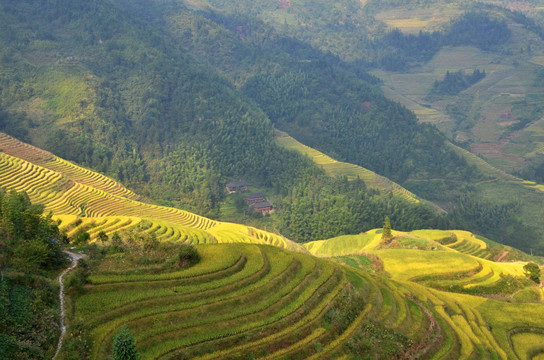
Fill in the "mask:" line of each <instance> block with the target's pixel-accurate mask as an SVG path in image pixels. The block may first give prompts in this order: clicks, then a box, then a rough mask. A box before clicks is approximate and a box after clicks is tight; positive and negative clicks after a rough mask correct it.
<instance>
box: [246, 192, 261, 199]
mask: <svg viewBox="0 0 544 360" xmlns="http://www.w3.org/2000/svg"><path fill="white" fill-rule="evenodd" d="M264 197H265V196H264V194H263V193H255V194H249V195H246V199H255V198H263V199H264Z"/></svg>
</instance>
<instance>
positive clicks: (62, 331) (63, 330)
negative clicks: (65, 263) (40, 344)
mask: <svg viewBox="0 0 544 360" xmlns="http://www.w3.org/2000/svg"><path fill="white" fill-rule="evenodd" d="M65 253H66V254H68V256H70V258H71V259H72V265H70V267H68V268H67V269H66V270H64V271H63V272H62V273H61V274H60V276H59V285H60V290H59V299H60V337H59V343H58V344H57V351H55V355H54V356H53V359H55V358H56V357H57V355H58V354H59V352H60V348H61V347H62V340H63V339H64V334H65V333H66V324H65V323H64V318H65V317H66V312H65V309H64V283H63V279H64V275H66V274H68V273H69V272H70V271H72V270H74V269H75V268H76V266H77V262H78V261H79V259H82V258H83V257H85V255H83V254H76V253H73V252H70V251H65Z"/></svg>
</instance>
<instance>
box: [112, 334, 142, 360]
mask: <svg viewBox="0 0 544 360" xmlns="http://www.w3.org/2000/svg"><path fill="white" fill-rule="evenodd" d="M138 359H140V354H139V353H138V350H136V341H135V340H134V336H132V333H131V332H130V330H129V329H128V328H127V327H126V326H123V327H122V328H121V330H120V331H119V332H118V333H117V334H116V335H115V337H114V338H113V356H112V360H138Z"/></svg>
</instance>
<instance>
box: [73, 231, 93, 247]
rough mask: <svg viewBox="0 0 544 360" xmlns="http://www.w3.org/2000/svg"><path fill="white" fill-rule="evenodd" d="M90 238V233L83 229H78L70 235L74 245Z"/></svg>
mask: <svg viewBox="0 0 544 360" xmlns="http://www.w3.org/2000/svg"><path fill="white" fill-rule="evenodd" d="M90 238H91V235H89V233H88V232H86V231H85V230H84V229H79V230H78V231H77V232H76V233H75V235H74V236H73V237H72V242H73V243H74V244H75V245H79V244H85V243H86V242H87V241H89V239H90Z"/></svg>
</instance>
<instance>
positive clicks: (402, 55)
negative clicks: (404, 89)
mask: <svg viewBox="0 0 544 360" xmlns="http://www.w3.org/2000/svg"><path fill="white" fill-rule="evenodd" d="M510 36H511V32H510V29H509V28H508V25H507V24H506V21H504V20H502V21H501V20H497V19H493V18H491V17H490V16H489V15H488V14H487V13H485V12H478V11H472V12H467V13H465V14H463V15H462V16H460V17H459V18H457V19H454V20H453V21H452V22H451V24H450V26H449V27H448V28H447V29H446V30H445V31H443V32H439V31H435V32H432V33H428V32H423V31H420V32H419V34H418V35H414V34H408V35H405V34H403V33H402V32H401V31H400V30H398V29H395V30H392V31H391V32H389V33H387V34H385V35H384V36H383V37H381V38H379V39H378V40H375V41H374V43H373V44H372V48H373V50H374V52H375V54H376V55H375V59H374V61H373V62H374V65H375V66H380V67H383V68H385V69H387V70H392V71H400V70H406V69H407V68H408V67H409V65H410V64H411V63H414V62H417V61H419V62H422V61H428V60H430V59H431V58H432V57H433V56H434V55H435V54H436V53H437V52H438V51H439V50H440V49H441V48H442V47H444V46H460V45H473V46H476V47H477V48H479V49H482V50H492V49H495V48H497V47H499V46H500V45H502V44H504V43H505V42H507V41H508V40H509V39H510Z"/></svg>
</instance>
